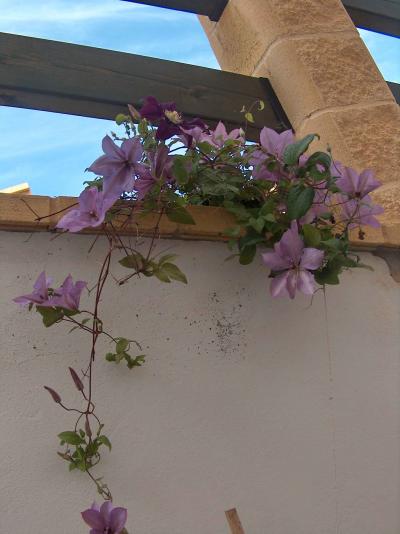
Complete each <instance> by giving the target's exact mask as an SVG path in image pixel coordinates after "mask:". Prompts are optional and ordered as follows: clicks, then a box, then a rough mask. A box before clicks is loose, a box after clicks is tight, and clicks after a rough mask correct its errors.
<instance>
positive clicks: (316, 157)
mask: <svg viewBox="0 0 400 534" xmlns="http://www.w3.org/2000/svg"><path fill="white" fill-rule="evenodd" d="M317 163H319V164H320V165H323V166H324V167H325V169H326V170H329V168H330V166H331V163H332V158H331V157H330V155H329V154H327V153H326V152H314V154H311V156H310V157H309V158H308V160H307V164H306V166H307V167H310V166H313V165H316V164H317Z"/></svg>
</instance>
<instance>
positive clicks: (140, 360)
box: [127, 354, 145, 369]
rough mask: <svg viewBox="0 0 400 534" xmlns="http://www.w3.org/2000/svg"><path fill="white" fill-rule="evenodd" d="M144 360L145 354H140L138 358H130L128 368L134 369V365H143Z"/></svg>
mask: <svg viewBox="0 0 400 534" xmlns="http://www.w3.org/2000/svg"><path fill="white" fill-rule="evenodd" d="M144 361H145V355H144V354H140V355H139V356H136V358H129V360H127V364H128V369H133V368H134V367H141V366H142V364H143V363H144Z"/></svg>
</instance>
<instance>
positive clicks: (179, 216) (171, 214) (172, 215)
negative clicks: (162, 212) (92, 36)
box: [167, 206, 196, 224]
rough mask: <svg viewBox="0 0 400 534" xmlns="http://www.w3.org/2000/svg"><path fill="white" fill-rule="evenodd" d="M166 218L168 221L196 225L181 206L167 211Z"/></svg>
mask: <svg viewBox="0 0 400 534" xmlns="http://www.w3.org/2000/svg"><path fill="white" fill-rule="evenodd" d="M167 217H168V219H169V220H170V221H172V222H176V223H181V224H196V223H195V220H194V219H193V217H192V216H191V215H190V213H189V212H188V211H187V209H186V208H184V207H183V206H173V207H172V208H168V209H167Z"/></svg>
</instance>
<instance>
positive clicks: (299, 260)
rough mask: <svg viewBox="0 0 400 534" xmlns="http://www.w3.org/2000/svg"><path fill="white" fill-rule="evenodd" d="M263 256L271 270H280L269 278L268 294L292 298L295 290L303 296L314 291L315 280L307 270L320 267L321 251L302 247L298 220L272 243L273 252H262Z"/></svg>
mask: <svg viewBox="0 0 400 534" xmlns="http://www.w3.org/2000/svg"><path fill="white" fill-rule="evenodd" d="M262 259H263V261H264V263H265V265H267V266H268V267H270V269H271V270H272V271H273V272H276V273H280V274H278V275H277V276H275V277H274V278H273V279H272V282H271V295H272V296H273V297H283V296H285V297H286V296H289V297H290V298H291V299H294V297H295V295H296V291H301V292H302V293H304V294H305V295H312V294H313V293H314V291H315V279H314V275H313V273H312V272H310V271H315V270H316V269H319V268H320V267H321V265H322V262H323V259H324V252H323V251H322V250H318V249H316V248H312V247H307V248H305V247H304V243H303V240H302V238H301V237H300V235H299V232H298V228H297V222H296V221H292V223H291V225H290V228H289V230H286V232H285V233H284V234H283V236H282V238H281V240H280V241H279V243H276V244H275V245H274V252H265V253H264V254H263V255H262ZM282 271H283V272H282Z"/></svg>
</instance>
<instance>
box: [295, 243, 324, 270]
mask: <svg viewBox="0 0 400 534" xmlns="http://www.w3.org/2000/svg"><path fill="white" fill-rule="evenodd" d="M323 259H324V251H323V250H318V249H317V248H312V247H307V248H305V249H304V250H303V255H302V257H301V260H300V267H301V268H302V269H311V270H312V271H314V270H315V269H319V268H320V267H321V265H322V261H323Z"/></svg>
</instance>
